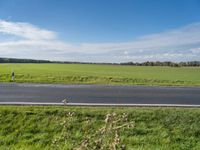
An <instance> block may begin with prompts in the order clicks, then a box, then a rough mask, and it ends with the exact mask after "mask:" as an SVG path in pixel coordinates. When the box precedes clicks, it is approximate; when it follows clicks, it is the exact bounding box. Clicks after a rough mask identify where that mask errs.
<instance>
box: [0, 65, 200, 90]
mask: <svg viewBox="0 0 200 150" xmlns="http://www.w3.org/2000/svg"><path fill="white" fill-rule="evenodd" d="M12 70H14V71H15V74H16V79H15V82H26V83H61V84H112V85H164V86H165V85H166V86H200V67H176V68H175V67H150V66H149V67H148V66H147V67H145V66H120V65H95V64H0V82H11V72H12Z"/></svg>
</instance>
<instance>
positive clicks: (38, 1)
mask: <svg viewBox="0 0 200 150" xmlns="http://www.w3.org/2000/svg"><path fill="white" fill-rule="evenodd" d="M199 34H200V0H59V1H57V0H0V57H17V58H34V59H50V60H66V61H95V62H126V61H139V62H141V61H152V60H159V61H191V60H199V59H200V35H199Z"/></svg>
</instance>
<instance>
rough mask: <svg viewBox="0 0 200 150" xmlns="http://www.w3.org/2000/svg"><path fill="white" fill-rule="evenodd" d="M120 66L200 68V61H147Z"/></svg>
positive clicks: (126, 63)
mask: <svg viewBox="0 0 200 150" xmlns="http://www.w3.org/2000/svg"><path fill="white" fill-rule="evenodd" d="M120 65H132V66H170V67H186V66H191V67H199V66H200V61H188V62H171V61H165V62H160V61H156V62H153V61H146V62H142V63H137V62H136V63H134V62H125V63H120Z"/></svg>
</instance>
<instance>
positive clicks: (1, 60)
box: [0, 58, 51, 63]
mask: <svg viewBox="0 0 200 150" xmlns="http://www.w3.org/2000/svg"><path fill="white" fill-rule="evenodd" d="M0 63H51V61H49V60H34V59H18V58H0Z"/></svg>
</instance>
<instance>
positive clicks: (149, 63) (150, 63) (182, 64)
mask: <svg viewBox="0 0 200 150" xmlns="http://www.w3.org/2000/svg"><path fill="white" fill-rule="evenodd" d="M0 63H62V64H105V65H131V66H170V67H186V66H191V67H199V66H200V61H188V62H171V61H165V62H160V61H156V62H153V61H146V62H141V63H138V62H124V63H93V62H70V61H50V60H35V59H18V58H0Z"/></svg>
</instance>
